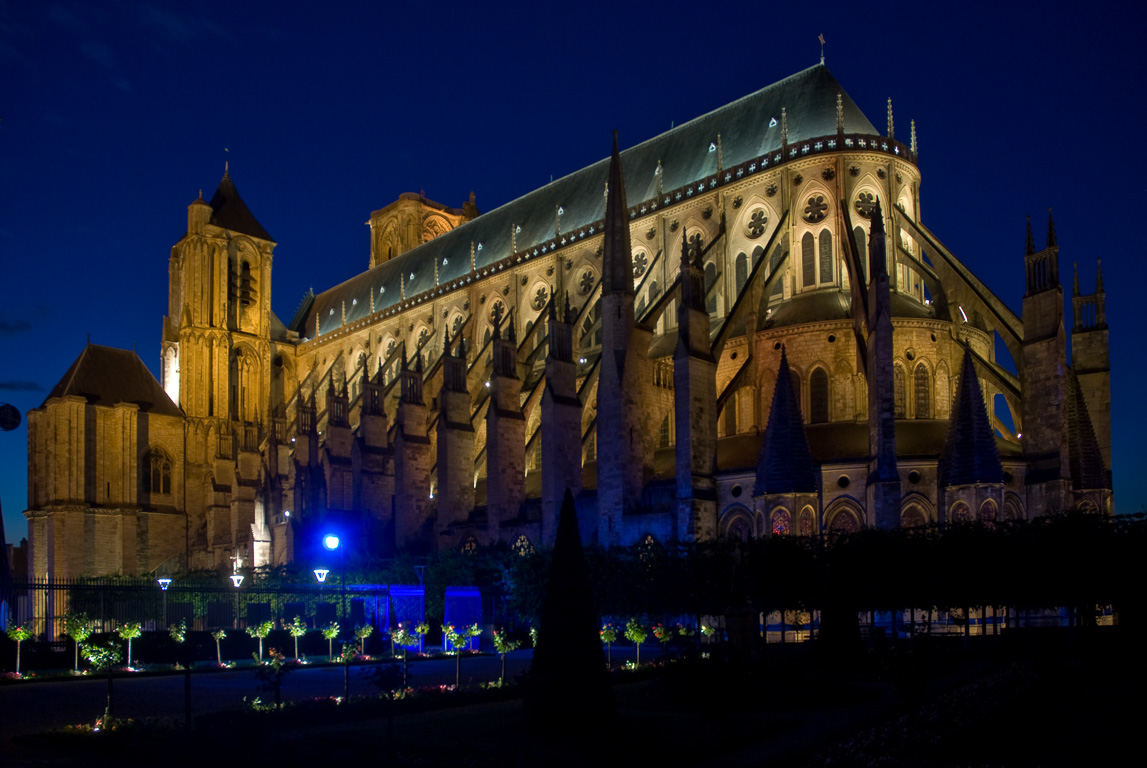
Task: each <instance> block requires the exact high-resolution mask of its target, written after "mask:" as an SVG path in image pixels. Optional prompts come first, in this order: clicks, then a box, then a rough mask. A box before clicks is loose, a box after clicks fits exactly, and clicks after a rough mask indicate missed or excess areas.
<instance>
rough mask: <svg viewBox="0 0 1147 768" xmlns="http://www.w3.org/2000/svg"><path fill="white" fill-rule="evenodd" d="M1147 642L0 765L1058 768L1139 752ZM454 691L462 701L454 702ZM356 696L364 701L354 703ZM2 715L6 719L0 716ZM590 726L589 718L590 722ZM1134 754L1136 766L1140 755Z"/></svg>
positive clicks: (676, 674)
mask: <svg viewBox="0 0 1147 768" xmlns="http://www.w3.org/2000/svg"><path fill="white" fill-rule="evenodd" d="M1145 639H1147V638H1144V637H1143V636H1141V635H1131V634H1129V633H1127V632H1124V631H1122V630H1121V629H1120V628H1100V629H1095V630H1091V631H1090V632H1077V633H1071V632H1068V631H1066V630H1065V631H1058V630H1057V631H1039V632H1027V633H1025V632H1022V631H1020V632H1014V633H1012V634H1010V635H1004V636H1002V637H985V638H972V639H970V640H969V641H962V640H959V639H955V640H942V641H931V642H913V641H904V642H901V643H896V644H879V643H877V644H869V645H867V646H865V647H863V648H861V649H858V650H857V651H856V652H854V653H852V654H850V655H847V656H846V657H843V658H842V657H837V658H831V659H830V658H826V657H825V655H824V652H823V650H822V649H819V648H817V647H816V645H815V644H806V645H802V646H793V645H790V646H787V647H781V646H775V645H773V646H768V647H766V648H765V649H763V652H762V653H761V654H760V658H758V659H756V660H753V661H747V660H727V661H716V660H695V661H681V662H677V663H671V664H667V665H666V666H664V667H663V668H660V669H658V670H656V671H654V672H652V673H648V674H647V676H645V677H643V678H639V677H634V676H633V675H630V676H628V677H626V676H624V675H622V676H619V677H618V678H617V682H616V683H615V685H614V686H613V695H614V699H615V703H616V707H617V721H616V723H615V724H614V725H613V726H610V725H609V724H608V723H605V722H599V723H593V724H589V725H585V724H583V725H581V726H578V727H576V728H573V727H571V728H570V729H568V730H567V732H566V733H565V734H562V735H559V736H557V737H547V738H544V739H543V738H539V737H536V736H534V735H532V734H531V733H530V732H529V730H528V729H527V728H526V726H525V724H524V718H523V717H522V709H523V706H522V701H521V700H520V699H518V698H509V697H507V695H508V692H507V691H500V692H494V694H493V696H494V697H497V696H499V695H500V696H502V697H504V698H501V699H500V700H497V699H495V698H486V699H485V700H482V699H480V697H479V699H477V700H476V701H477V703H470V704H467V705H465V706H449V703H450V702H451V699H450V698H449V697H441V700H440V701H439V702H438V703H437V704H436V705H434V706H437V707H438V708H432V709H423V710H421V711H414V710H412V709H411V706H412V705H414V704H415V702H413V701H412V702H404V703H401V704H400V705H398V707H396V709H395V711H393V712H392V713H391V716H390V717H388V716H387V713H386V712H384V711H383V710H382V709H381V708H380V707H379V705H378V704H377V703H375V704H358V705H354V704H352V705H351V706H350V707H345V706H344V707H342V709H339V710H335V709H332V708H327V709H322V708H315V709H313V710H307V708H306V707H305V706H304V707H296V708H295V709H294V710H290V709H289V710H287V711H285V712H283V713H250V712H232V713H214V714H210V715H205V716H203V717H201V718H199V719H198V720H197V722H196V728H195V730H193V731H192V732H191V733H190V734H187V733H185V732H184V730H183V729H182V727H181V726H178V725H177V724H175V723H174V722H171V721H169V722H167V723H166V724H165V723H160V724H157V725H154V726H151V727H146V728H137V729H134V730H128V731H126V732H117V733H113V734H108V735H107V736H95V737H93V736H90V735H88V736H79V735H74V734H70V735H69V734H63V735H61V734H54V735H35V736H21V737H17V738H15V739H13V740H12V741H10V742H9V743H8V744H6V745H4V747H3V749H4V750H5V751H6V753H7V754H5V755H3V756H2V757H3V759H0V763H2V764H3V765H5V766H34V765H36V766H38V765H43V766H56V765H89V766H104V765H107V766H111V765H116V766H123V765H162V766H184V765H187V766H191V765H195V766H204V765H254V766H268V767H270V766H292V765H309V766H365V765H370V766H375V765H378V766H402V767H403V768H419V767H421V766H440V765H441V766H454V767H456V768H465V767H469V766H498V767H499V768H509V767H511V766H532V765H590V766H614V765H619V766H634V767H636V766H643V767H644V766H664V767H665V768H668V767H669V766H677V765H680V766H705V765H712V766H755V765H769V766H794V767H796V766H821V765H833V766H869V765H877V766H953V767H954V766H1033V767H1034V766H1060V765H1091V764H1095V763H1097V762H1107V761H1109V760H1111V759H1112V758H1115V759H1118V757H1119V756H1124V757H1129V756H1133V755H1136V754H1138V753H1139V751H1140V750H1139V744H1140V743H1141V739H1140V732H1141V728H1142V726H1141V724H1140V720H1141V718H1140V713H1141V712H1142V709H1143V708H1142V705H1141V703H1140V702H1141V698H1140V697H1141V694H1142V691H1143V690H1144V688H1145V684H1147V657H1145V655H1144V653H1143V651H1142V648H1143V642H1144V640H1145ZM453 701H457V699H453ZM356 706H357V710H356ZM0 716H3V713H0ZM589 719H590V720H592V719H593V718H589ZM1132 759H1134V760H1136V761H1137V758H1132Z"/></svg>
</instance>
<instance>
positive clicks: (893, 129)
mask: <svg viewBox="0 0 1147 768" xmlns="http://www.w3.org/2000/svg"><path fill="white" fill-rule="evenodd" d="M888 138H890V139H895V138H896V126H895V124H894V123H893V122H892V97H891V96H889V97H888Z"/></svg>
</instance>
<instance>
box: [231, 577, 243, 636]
mask: <svg viewBox="0 0 1147 768" xmlns="http://www.w3.org/2000/svg"><path fill="white" fill-rule="evenodd" d="M242 583H243V574H241V573H233V574H231V586H233V587H235V629H239V587H240V585H242Z"/></svg>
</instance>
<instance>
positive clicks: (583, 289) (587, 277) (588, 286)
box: [577, 269, 593, 296]
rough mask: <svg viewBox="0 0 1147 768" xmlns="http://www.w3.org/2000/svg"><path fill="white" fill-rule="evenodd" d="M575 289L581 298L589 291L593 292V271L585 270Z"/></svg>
mask: <svg viewBox="0 0 1147 768" xmlns="http://www.w3.org/2000/svg"><path fill="white" fill-rule="evenodd" d="M577 289H578V292H579V293H581V295H582V296H585V295H586V294H587V293H589V292H590V291H592V290H593V270H592V269H587V270H586V271H584V272H582V273H581V279H580V280H578V286H577Z"/></svg>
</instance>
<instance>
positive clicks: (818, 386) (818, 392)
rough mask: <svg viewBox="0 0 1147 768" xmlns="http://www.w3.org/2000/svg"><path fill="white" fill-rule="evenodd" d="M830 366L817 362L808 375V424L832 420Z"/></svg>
mask: <svg viewBox="0 0 1147 768" xmlns="http://www.w3.org/2000/svg"><path fill="white" fill-rule="evenodd" d="M830 381H831V377H830V376H829V375H828V366H826V365H825V364H824V363H821V362H816V363H813V364H812V367H811V369H810V370H809V375H808V423H809V424H824V423H826V422H828V421H830V420H831V418H832V387H831V383H830Z"/></svg>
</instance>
